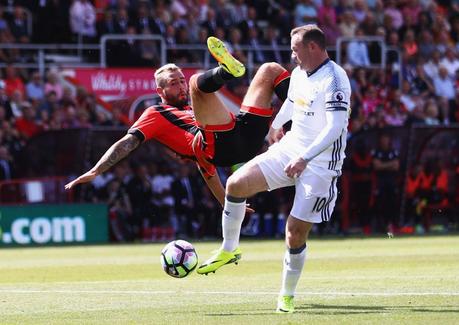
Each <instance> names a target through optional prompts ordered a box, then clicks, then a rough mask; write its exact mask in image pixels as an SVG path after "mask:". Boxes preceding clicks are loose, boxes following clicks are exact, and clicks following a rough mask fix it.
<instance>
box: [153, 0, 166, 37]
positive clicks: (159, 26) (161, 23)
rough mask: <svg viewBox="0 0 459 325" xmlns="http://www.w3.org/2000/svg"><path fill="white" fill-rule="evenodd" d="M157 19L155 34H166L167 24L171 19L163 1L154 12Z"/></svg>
mask: <svg viewBox="0 0 459 325" xmlns="http://www.w3.org/2000/svg"><path fill="white" fill-rule="evenodd" d="M153 18H154V21H155V25H154V29H153V31H152V32H153V34H159V35H163V36H164V35H166V26H167V23H168V21H169V18H168V13H167V10H166V8H165V6H164V5H163V4H161V3H158V4H157V5H156V8H155V12H154V14H153Z"/></svg>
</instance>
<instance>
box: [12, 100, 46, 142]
mask: <svg viewBox="0 0 459 325" xmlns="http://www.w3.org/2000/svg"><path fill="white" fill-rule="evenodd" d="M21 110H22V115H21V116H20V117H18V118H17V119H16V122H15V128H16V129H17V130H18V131H19V133H20V134H21V136H22V137H23V138H25V139H29V138H31V137H33V136H35V135H37V134H38V133H40V132H42V131H43V127H42V126H41V125H40V124H39V123H37V121H36V115H37V113H36V112H35V109H34V108H33V106H32V105H30V103H28V102H22V104H21Z"/></svg>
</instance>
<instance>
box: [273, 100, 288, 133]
mask: <svg viewBox="0 0 459 325" xmlns="http://www.w3.org/2000/svg"><path fill="white" fill-rule="evenodd" d="M292 115H293V101H292V100H291V99H290V98H288V97H287V99H286V100H285V101H284V103H283V104H282V107H281V108H280V110H279V112H278V113H277V115H276V117H275V118H274V120H273V123H272V124H271V127H272V128H273V129H276V130H277V129H280V128H281V127H282V126H283V125H284V124H285V123H287V122H288V121H290V120H291V119H292Z"/></svg>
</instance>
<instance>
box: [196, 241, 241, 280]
mask: <svg viewBox="0 0 459 325" xmlns="http://www.w3.org/2000/svg"><path fill="white" fill-rule="evenodd" d="M241 256H242V253H241V250H240V249H239V247H238V248H236V249H235V250H234V251H232V252H227V251H224V250H223V249H219V250H218V251H217V252H216V253H215V254H214V255H213V256H212V257H211V258H209V259H208V260H207V261H205V262H204V263H202V264H201V266H199V268H198V270H197V271H196V272H198V274H205V275H207V274H208V273H211V272H213V273H215V271H217V270H218V269H219V268H221V267H222V266H223V265H226V264H231V263H235V264H237V263H238V261H239V260H240V259H241Z"/></svg>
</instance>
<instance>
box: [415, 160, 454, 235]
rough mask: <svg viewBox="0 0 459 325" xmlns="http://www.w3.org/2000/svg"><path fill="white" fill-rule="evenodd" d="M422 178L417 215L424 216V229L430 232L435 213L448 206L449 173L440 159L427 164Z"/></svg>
mask: <svg viewBox="0 0 459 325" xmlns="http://www.w3.org/2000/svg"><path fill="white" fill-rule="evenodd" d="M420 178H421V179H420V185H419V202H418V205H417V213H418V214H419V215H421V216H422V223H423V226H424V229H425V230H426V231H428V230H429V229H430V225H431V222H432V215H433V213H434V212H436V211H437V210H438V209H442V208H446V207H447V206H448V203H449V200H448V199H449V198H448V191H449V182H448V173H447V171H446V170H445V168H443V166H441V160H440V159H431V160H428V161H427V162H426V163H425V165H424V169H423V171H422V172H421V175H420Z"/></svg>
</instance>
